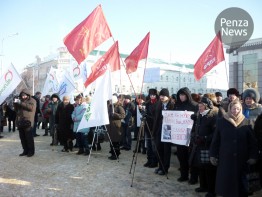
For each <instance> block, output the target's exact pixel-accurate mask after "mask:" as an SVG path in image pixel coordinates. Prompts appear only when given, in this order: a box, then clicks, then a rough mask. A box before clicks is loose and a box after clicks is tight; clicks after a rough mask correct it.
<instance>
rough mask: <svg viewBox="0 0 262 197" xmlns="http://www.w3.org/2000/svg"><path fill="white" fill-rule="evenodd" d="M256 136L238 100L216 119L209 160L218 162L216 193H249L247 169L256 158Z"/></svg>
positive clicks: (236, 194)
mask: <svg viewBox="0 0 262 197" xmlns="http://www.w3.org/2000/svg"><path fill="white" fill-rule="evenodd" d="M257 154H258V150H257V145H256V139H255V137H254V135H253V132H252V128H251V125H250V121H249V120H248V119H246V118H245V116H244V115H243V113H242V105H241V103H240V102H239V101H238V100H234V101H232V102H231V103H230V104H229V106H228V112H227V113H225V114H224V117H223V118H221V119H219V120H218V122H217V127H216V131H215V134H214V137H213V140H212V144H211V147H210V161H211V163H212V164H213V165H217V176H216V193H217V194H218V195H221V196H224V197H231V196H238V197H242V196H247V195H248V191H247V190H248V189H247V187H246V185H247V180H246V178H245V177H246V172H247V168H248V165H251V164H254V163H255V162H256V159H257Z"/></svg>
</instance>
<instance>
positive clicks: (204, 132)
mask: <svg viewBox="0 0 262 197" xmlns="http://www.w3.org/2000/svg"><path fill="white" fill-rule="evenodd" d="M198 108H199V110H198V113H197V117H196V121H195V126H194V128H195V129H194V131H193V132H192V143H193V147H194V148H193V150H192V152H191V154H190V158H192V162H190V164H191V165H192V166H195V167H197V168H198V170H199V180H200V187H198V188H196V189H195V191H196V192H208V193H207V194H206V197H212V196H215V181H216V167H215V166H213V165H212V164H211V163H210V162H209V158H208V157H207V160H205V159H204V158H202V159H203V160H204V161H200V160H201V159H200V158H201V155H202V154H203V152H201V151H205V150H206V151H207V150H209V148H210V144H211V142H212V138H213V135H214V132H215V129H216V121H217V114H218V109H217V108H214V106H213V103H212V101H211V100H210V99H209V98H207V97H202V98H201V100H200V101H199V103H198Z"/></svg>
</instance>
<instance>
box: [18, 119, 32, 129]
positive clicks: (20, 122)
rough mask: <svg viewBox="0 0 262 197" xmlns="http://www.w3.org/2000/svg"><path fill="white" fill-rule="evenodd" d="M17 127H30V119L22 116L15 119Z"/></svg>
mask: <svg viewBox="0 0 262 197" xmlns="http://www.w3.org/2000/svg"><path fill="white" fill-rule="evenodd" d="M17 127H18V128H21V129H25V128H29V127H31V121H30V120H25V118H24V117H23V118H21V119H20V120H18V121H17Z"/></svg>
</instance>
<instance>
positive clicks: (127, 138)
mask: <svg viewBox="0 0 262 197" xmlns="http://www.w3.org/2000/svg"><path fill="white" fill-rule="evenodd" d="M123 107H124V110H125V115H126V116H125V118H124V119H123V120H122V128H123V135H122V143H123V147H121V149H122V150H127V151H128V150H130V149H131V146H132V138H131V130H132V128H133V126H134V125H133V124H134V122H133V117H134V116H135V113H136V106H135V104H134V103H133V102H131V96H130V95H125V100H124V105H123Z"/></svg>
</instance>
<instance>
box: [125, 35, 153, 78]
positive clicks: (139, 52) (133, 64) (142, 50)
mask: <svg viewBox="0 0 262 197" xmlns="http://www.w3.org/2000/svg"><path fill="white" fill-rule="evenodd" d="M149 38H150V32H148V33H147V35H146V37H145V38H144V39H143V40H142V41H141V42H140V43H139V45H138V46H137V47H136V48H135V49H134V50H133V51H132V53H131V54H130V55H129V56H128V57H127V58H126V59H125V63H126V73H127V74H130V73H132V72H135V71H136V70H137V66H138V62H139V60H142V59H145V58H147V53H148V44H149Z"/></svg>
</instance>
